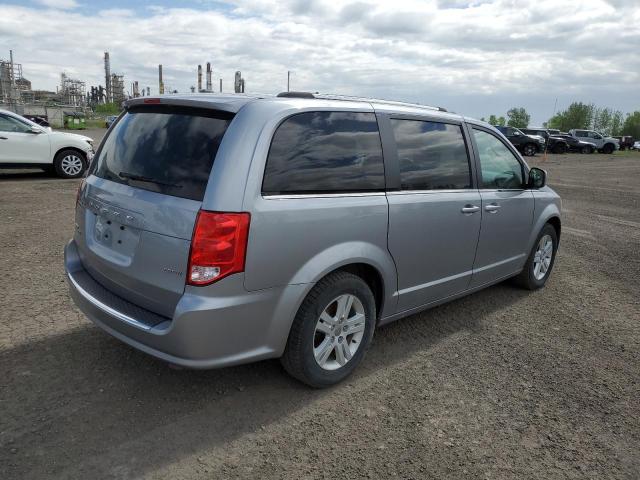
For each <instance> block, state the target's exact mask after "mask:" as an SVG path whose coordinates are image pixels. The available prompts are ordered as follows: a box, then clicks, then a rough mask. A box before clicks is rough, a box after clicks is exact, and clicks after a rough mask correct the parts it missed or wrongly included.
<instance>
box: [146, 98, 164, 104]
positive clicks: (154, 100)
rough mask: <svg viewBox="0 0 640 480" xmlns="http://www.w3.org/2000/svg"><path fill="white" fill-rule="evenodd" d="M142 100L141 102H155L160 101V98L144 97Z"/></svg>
mask: <svg viewBox="0 0 640 480" xmlns="http://www.w3.org/2000/svg"><path fill="white" fill-rule="evenodd" d="M142 102H143V103H153V104H157V103H160V99H159V98H145V99H144V100H143V101H142Z"/></svg>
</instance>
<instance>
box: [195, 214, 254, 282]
mask: <svg viewBox="0 0 640 480" xmlns="http://www.w3.org/2000/svg"><path fill="white" fill-rule="evenodd" d="M250 218H251V217H250V215H249V214H248V213H221V212H209V211H206V210H200V211H199V212H198V217H197V218H196V226H195V228H194V229H193V238H192V239H191V252H190V254H189V270H188V276H187V283H188V284H189V285H209V284H210V283H213V282H215V281H217V280H220V279H221V278H224V277H226V276H228V275H231V274H232V273H237V272H243V271H244V260H245V256H246V252H247V240H248V237H249V222H250Z"/></svg>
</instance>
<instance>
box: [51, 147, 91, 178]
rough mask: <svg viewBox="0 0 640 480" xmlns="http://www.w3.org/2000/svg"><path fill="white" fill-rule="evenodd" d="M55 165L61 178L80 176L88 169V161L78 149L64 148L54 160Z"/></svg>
mask: <svg viewBox="0 0 640 480" xmlns="http://www.w3.org/2000/svg"><path fill="white" fill-rule="evenodd" d="M53 167H54V168H55V170H56V174H57V175H58V176H59V177H61V178H79V177H81V176H82V175H83V174H84V171H85V170H86V169H87V163H86V161H85V159H84V157H83V155H82V154H81V153H79V152H77V151H76V150H62V151H61V152H60V153H58V154H57V155H56V158H55V159H54V160H53Z"/></svg>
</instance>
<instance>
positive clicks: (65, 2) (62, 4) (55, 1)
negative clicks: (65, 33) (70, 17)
mask: <svg viewBox="0 0 640 480" xmlns="http://www.w3.org/2000/svg"><path fill="white" fill-rule="evenodd" d="M36 3H38V4H40V5H43V6H45V7H49V8H59V9H61V10H70V9H72V8H77V7H78V2H76V0H36Z"/></svg>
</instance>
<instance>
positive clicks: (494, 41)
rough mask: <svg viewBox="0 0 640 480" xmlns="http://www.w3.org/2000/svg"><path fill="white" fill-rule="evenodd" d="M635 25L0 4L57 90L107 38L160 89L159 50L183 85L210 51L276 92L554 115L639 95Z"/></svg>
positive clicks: (409, 4)
mask: <svg viewBox="0 0 640 480" xmlns="http://www.w3.org/2000/svg"><path fill="white" fill-rule="evenodd" d="M58 3H60V2H58ZM140 7H142V8H140ZM566 12H571V13H570V14H567V13H566ZM123 16H126V21H123V18H122V17H123ZM92 25H94V26H95V28H92V27H91V26H92ZM638 25H640V5H639V4H638V3H637V1H635V0H608V1H604V0H573V1H570V0H567V1H565V2H564V3H563V8H562V12H559V11H558V6H557V1H556V0H520V1H518V2H514V1H512V0H494V1H484V0H472V1H468V2H465V1H463V0H405V1H402V2H388V1H383V0H333V1H330V0H317V1H311V2H309V1H308V2H302V1H301V0H278V1H276V0H233V1H231V0H228V1H226V2H221V1H220V0H216V1H215V2H207V1H206V0H202V3H201V4H199V6H198V8H197V9H195V8H193V9H192V8H170V7H153V6H149V7H147V8H144V6H140V5H136V9H130V10H121V9H113V10H103V11H101V12H99V14H98V16H97V17H96V16H95V14H93V13H92V12H90V11H89V10H88V9H86V11H85V9H84V8H83V7H82V6H80V7H79V8H76V9H74V10H73V11H64V10H61V9H52V10H48V11H47V12H46V13H45V12H42V11H41V10H38V9H36V8H28V7H24V6H11V5H0V44H2V45H7V47H6V48H13V50H14V54H15V55H16V60H17V61H19V62H21V63H22V64H23V71H24V75H25V77H27V78H28V79H29V80H31V81H32V82H33V85H34V88H47V89H51V90H55V86H56V85H57V83H58V82H59V78H60V77H59V75H60V72H61V71H63V70H64V71H66V72H67V73H68V74H70V75H72V76H74V77H78V78H80V79H82V80H84V81H86V82H87V84H88V85H98V84H104V73H103V63H102V56H103V52H104V51H105V50H108V51H109V52H110V56H111V69H112V71H113V72H117V73H119V74H124V75H125V85H130V83H131V82H132V81H134V80H137V81H139V82H140V86H141V87H142V86H147V85H148V86H150V87H151V90H152V91H157V66H158V64H159V63H162V64H163V67H164V80H165V84H166V85H167V86H169V87H171V88H174V89H178V90H179V91H183V92H184V91H188V89H189V87H190V86H192V85H195V83H196V67H197V65H198V64H199V63H200V64H203V65H204V64H205V63H206V62H207V61H210V62H212V65H213V69H214V85H217V84H218V79H219V78H220V77H222V78H223V84H224V89H225V91H231V90H232V85H233V74H234V72H235V71H236V70H241V71H242V73H243V76H244V77H245V79H246V86H247V91H251V92H261V93H262V92H263V93H277V92H279V91H282V90H284V89H286V77H287V70H291V71H292V72H293V73H292V77H291V81H292V88H293V89H295V90H309V91H322V92H332V93H344V94H353V95H368V96H378V97H383V98H394V99H398V100H407V101H415V102H420V103H427V104H435V105H441V106H445V107H447V108H449V109H451V110H454V111H458V112H460V113H464V114H467V115H470V116H477V117H481V116H488V115H489V114H490V113H496V114H504V113H505V112H506V110H507V109H508V108H510V107H512V106H520V105H521V106H524V107H526V108H527V109H528V110H529V111H530V112H531V113H532V116H533V121H534V122H535V123H541V122H542V121H544V120H546V119H547V118H548V117H549V116H550V115H551V111H552V109H553V105H554V101H555V98H558V99H559V101H558V106H559V107H563V106H565V105H566V104H567V103H568V102H570V101H571V100H580V101H589V102H591V101H592V102H595V103H597V104H601V105H608V106H612V107H614V108H619V109H621V110H624V111H630V110H633V109H638V108H640V89H638V88H637V85H639V84H640V52H639V51H638V50H637V48H635V46H637V45H640V28H638ZM65 32H75V33H74V34H70V33H65ZM43 38H46V42H43V41H42V39H43ZM7 55H8V52H6V53H5V52H0V56H2V57H4V56H7Z"/></svg>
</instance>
